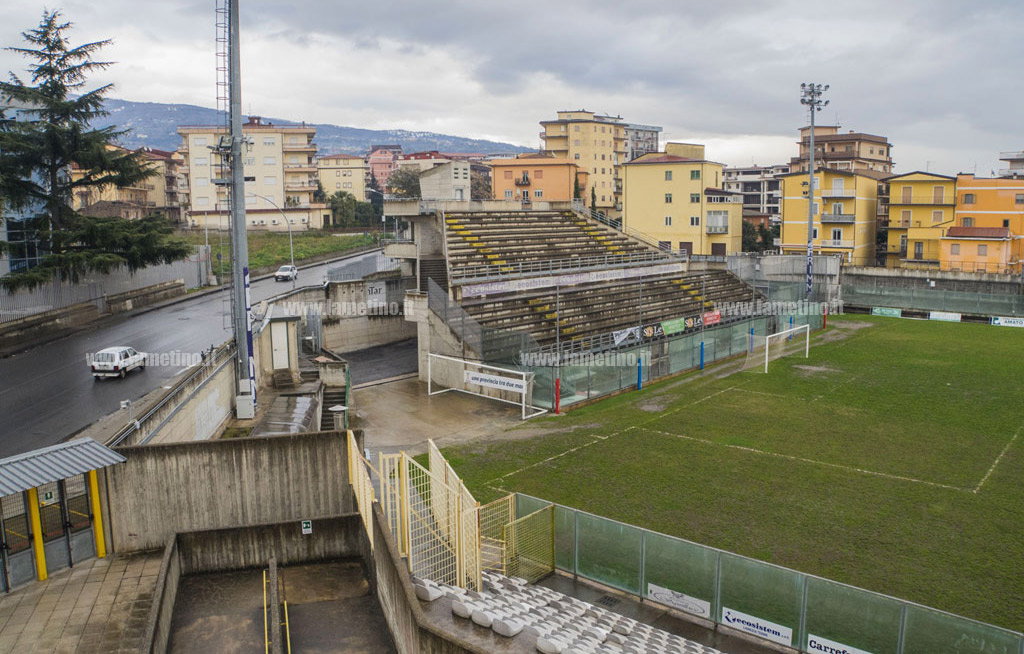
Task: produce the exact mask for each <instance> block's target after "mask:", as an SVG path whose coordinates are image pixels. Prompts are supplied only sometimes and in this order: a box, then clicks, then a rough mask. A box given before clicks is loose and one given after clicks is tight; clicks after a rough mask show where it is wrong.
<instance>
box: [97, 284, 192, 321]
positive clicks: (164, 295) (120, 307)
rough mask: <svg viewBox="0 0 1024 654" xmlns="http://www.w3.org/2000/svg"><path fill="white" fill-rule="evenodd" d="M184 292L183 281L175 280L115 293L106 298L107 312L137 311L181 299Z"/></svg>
mask: <svg viewBox="0 0 1024 654" xmlns="http://www.w3.org/2000/svg"><path fill="white" fill-rule="evenodd" d="M185 291H186V288H185V280H184V279H175V280H172V281H169V282H164V283H162V284H155V285H153V286H147V287H145V288H137V289H135V290H132V291H125V292H124V293H115V294H113V295H108V296H107V297H106V304H107V311H108V312H110V313H122V312H124V311H131V310H132V309H138V308H139V307H144V306H146V305H148V304H153V303H154V302H159V301H160V300H167V299H169V298H173V297H181V296H182V295H184V294H185Z"/></svg>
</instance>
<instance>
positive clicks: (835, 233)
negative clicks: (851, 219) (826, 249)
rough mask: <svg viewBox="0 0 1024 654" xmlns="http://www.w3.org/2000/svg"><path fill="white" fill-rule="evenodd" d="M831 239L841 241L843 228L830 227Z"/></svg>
mask: <svg viewBox="0 0 1024 654" xmlns="http://www.w3.org/2000/svg"><path fill="white" fill-rule="evenodd" d="M832 240H833V241H841V240H843V229H842V227H833V228H832Z"/></svg>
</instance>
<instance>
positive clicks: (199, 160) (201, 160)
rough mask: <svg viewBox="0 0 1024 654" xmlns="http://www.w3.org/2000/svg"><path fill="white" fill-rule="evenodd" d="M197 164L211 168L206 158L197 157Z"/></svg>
mask: <svg viewBox="0 0 1024 654" xmlns="http://www.w3.org/2000/svg"><path fill="white" fill-rule="evenodd" d="M195 164H196V165H197V166H209V165H210V160H209V159H207V158H206V157H196V160H195Z"/></svg>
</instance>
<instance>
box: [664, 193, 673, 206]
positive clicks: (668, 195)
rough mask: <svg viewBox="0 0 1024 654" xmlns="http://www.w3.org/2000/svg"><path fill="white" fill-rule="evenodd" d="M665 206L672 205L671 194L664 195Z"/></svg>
mask: <svg viewBox="0 0 1024 654" xmlns="http://www.w3.org/2000/svg"><path fill="white" fill-rule="evenodd" d="M665 204H672V194H671V193H666V194H665Z"/></svg>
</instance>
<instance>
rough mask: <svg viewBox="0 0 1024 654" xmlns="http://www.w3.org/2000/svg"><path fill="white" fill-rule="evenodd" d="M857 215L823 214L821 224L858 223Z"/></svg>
mask: <svg viewBox="0 0 1024 654" xmlns="http://www.w3.org/2000/svg"><path fill="white" fill-rule="evenodd" d="M856 219H857V216H856V214H852V213H823V214H821V222H823V223H852V222H854V221H856Z"/></svg>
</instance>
